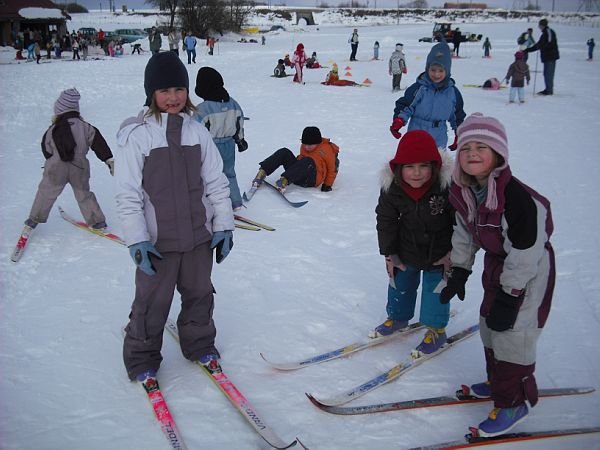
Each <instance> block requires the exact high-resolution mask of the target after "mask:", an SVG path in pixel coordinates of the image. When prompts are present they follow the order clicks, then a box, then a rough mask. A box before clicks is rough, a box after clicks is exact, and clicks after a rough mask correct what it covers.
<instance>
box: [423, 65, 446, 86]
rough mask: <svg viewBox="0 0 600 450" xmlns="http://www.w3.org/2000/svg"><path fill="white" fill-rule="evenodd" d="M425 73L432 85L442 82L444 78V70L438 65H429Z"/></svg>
mask: <svg viewBox="0 0 600 450" xmlns="http://www.w3.org/2000/svg"><path fill="white" fill-rule="evenodd" d="M427 73H428V74H429V79H430V80H431V81H433V82H434V83H439V82H441V81H444V78H446V69H444V68H443V67H442V66H440V65H438V64H432V65H430V66H429V70H428V71H427Z"/></svg>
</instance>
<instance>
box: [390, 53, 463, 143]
mask: <svg viewBox="0 0 600 450" xmlns="http://www.w3.org/2000/svg"><path fill="white" fill-rule="evenodd" d="M451 65H452V58H451V55H450V47H448V44H447V43H446V42H439V43H437V44H435V45H434V46H433V47H432V48H431V51H430V52H429V55H427V61H426V64H425V72H423V73H422V74H421V75H419V76H418V77H417V81H416V82H415V83H414V84H413V85H411V86H410V87H409V88H408V89H407V90H406V93H405V94H404V97H402V98H400V99H398V100H397V101H396V108H395V109H394V118H393V121H392V125H391V126H390V132H391V133H392V135H393V136H394V137H395V138H396V139H400V136H402V134H401V133H400V129H401V128H402V127H403V126H404V125H406V124H407V123H408V130H409V131H410V130H425V131H427V132H428V133H429V134H431V135H432V136H433V138H434V139H435V142H436V144H437V146H438V147H440V148H443V149H445V148H446V145H447V144H448V129H447V126H446V122H450V126H451V127H452V129H453V130H454V132H455V133H454V143H453V144H452V145H451V146H450V147H449V148H450V150H455V149H456V128H457V127H458V126H459V125H460V124H461V123H462V121H463V120H464V118H465V112H464V111H463V98H462V95H461V93H460V91H459V90H458V88H456V86H455V83H454V80H453V79H452V78H450V68H451ZM409 120H410V122H409Z"/></svg>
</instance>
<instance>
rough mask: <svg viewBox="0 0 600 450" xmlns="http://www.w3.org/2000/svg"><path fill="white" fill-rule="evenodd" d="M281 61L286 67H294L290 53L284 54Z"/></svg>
mask: <svg viewBox="0 0 600 450" xmlns="http://www.w3.org/2000/svg"><path fill="white" fill-rule="evenodd" d="M283 63H284V64H285V65H286V66H287V67H294V63H293V62H292V60H291V59H290V55H289V54H288V53H286V54H285V56H284V57H283Z"/></svg>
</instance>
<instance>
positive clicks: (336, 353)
mask: <svg viewBox="0 0 600 450" xmlns="http://www.w3.org/2000/svg"><path fill="white" fill-rule="evenodd" d="M424 327H425V326H424V325H423V324H422V323H421V322H414V323H411V324H410V325H409V326H408V327H407V328H404V329H402V330H398V331H397V332H395V333H392V334H390V335H388V336H380V337H376V338H372V339H366V340H363V341H357V342H354V343H352V344H350V345H346V346H344V347H340V348H337V349H335V350H332V351H330V352H325V353H321V354H319V355H315V356H310V357H308V358H306V359H301V360H299V361H290V362H275V361H270V360H269V359H267V358H266V357H265V355H264V354H262V353H261V354H260V356H261V358H262V359H264V360H265V362H266V363H267V364H269V365H270V366H271V367H273V368H275V369H278V370H296V369H302V368H304V367H308V366H312V365H314V364H319V363H322V362H325V361H331V360H332V359H337V358H342V357H344V356H348V355H350V354H351V353H354V352H358V351H360V350H364V349H366V348H369V347H373V346H375V345H379V344H383V343H384V342H387V341H390V340H392V339H394V338H397V337H398V336H406V335H407V334H411V333H413V332H415V331H418V330H421V329H423V328H424Z"/></svg>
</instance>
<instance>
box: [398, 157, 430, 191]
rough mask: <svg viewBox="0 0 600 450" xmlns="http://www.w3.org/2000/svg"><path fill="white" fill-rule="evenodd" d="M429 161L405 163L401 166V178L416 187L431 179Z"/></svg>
mask: <svg viewBox="0 0 600 450" xmlns="http://www.w3.org/2000/svg"><path fill="white" fill-rule="evenodd" d="M431 174H432V168H431V163H430V162H420V163H414V164H405V165H403V166H402V180H403V181H404V182H405V183H406V184H408V185H409V186H410V187H413V188H415V189H418V188H420V187H422V186H423V185H424V184H425V183H427V182H428V181H429V180H431Z"/></svg>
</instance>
